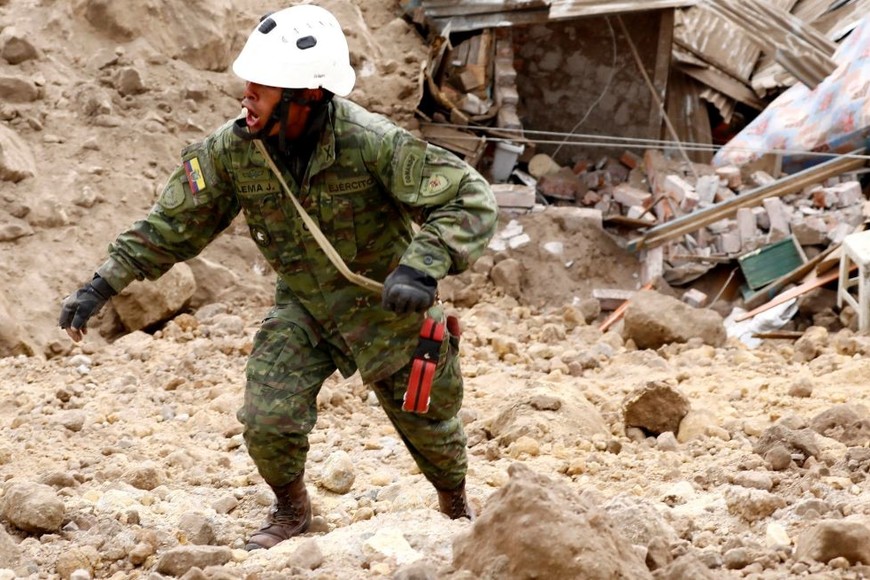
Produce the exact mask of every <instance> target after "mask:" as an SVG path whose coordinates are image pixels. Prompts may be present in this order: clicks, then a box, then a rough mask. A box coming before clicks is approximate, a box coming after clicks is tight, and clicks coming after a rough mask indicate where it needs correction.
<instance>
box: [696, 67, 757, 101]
mask: <svg viewBox="0 0 870 580" xmlns="http://www.w3.org/2000/svg"><path fill="white" fill-rule="evenodd" d="M679 69H680V70H681V71H683V72H684V73H685V74H687V75H689V76H690V77H692V78H693V79H695V80H697V81H699V82H701V83H704V84H705V85H707V86H708V87H710V88H712V89H715V90H717V91H719V92H720V93H723V94H725V95H727V96H729V97H731V98H732V99H734V100H735V101H740V102H741V103H743V104H744V105H746V106H748V107H752V108H753V109H756V110H758V111H761V110H763V109H764V107H765V103H764V101H762V100H761V99H759V98H758V95H756V94H755V92H754V91H753V90H752V89H751V88H749V87H748V86H747V85H745V84H744V83H742V82H741V81H739V80H737V79H735V78H734V77H732V76H729V75H727V74H725V73H724V72H722V71H721V70H720V69H718V68H715V67H699V66H691V65H685V64H681V65H680V66H679Z"/></svg>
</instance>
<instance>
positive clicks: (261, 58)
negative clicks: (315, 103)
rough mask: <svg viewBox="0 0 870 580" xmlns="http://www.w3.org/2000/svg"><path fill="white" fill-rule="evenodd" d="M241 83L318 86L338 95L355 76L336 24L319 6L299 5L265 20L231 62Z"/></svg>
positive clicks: (303, 86)
mask: <svg viewBox="0 0 870 580" xmlns="http://www.w3.org/2000/svg"><path fill="white" fill-rule="evenodd" d="M233 72H234V73H236V75H238V76H239V77H241V78H242V79H244V80H246V81H248V82H252V83H257V84H260V85H266V86H269V87H280V88H285V89H317V88H321V87H322V88H324V89H326V90H328V91H331V92H333V93H335V94H336V95H338V96H340V97H344V96H346V95H347V94H348V93H350V91H351V89H353V85H354V83H355V82H356V74H355V73H354V71H353V68H352V67H351V66H350V51H349V50H348V48H347V39H346V38H345V37H344V32H342V30H341V25H340V24H339V23H338V20H336V18H335V16H333V15H332V13H331V12H329V11H328V10H326V9H325V8H321V7H320V6H314V5H313V4H302V5H299V6H291V7H290V8H284V9H283V10H279V11H277V12H274V13H272V14H270V15H269V16H267V17H265V18H264V19H263V20H262V21H261V22H260V24H259V25H257V27H256V28H255V29H254V31H253V32H251V35H250V36H249V37H248V41H247V42H246V43H245V46H244V48H242V52H240V53H239V56H238V57H237V58H236V60H235V62H233Z"/></svg>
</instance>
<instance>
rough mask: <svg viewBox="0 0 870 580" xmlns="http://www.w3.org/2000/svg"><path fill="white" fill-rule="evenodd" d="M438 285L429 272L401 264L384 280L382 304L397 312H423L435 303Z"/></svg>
mask: <svg viewBox="0 0 870 580" xmlns="http://www.w3.org/2000/svg"><path fill="white" fill-rule="evenodd" d="M437 287H438V283H437V282H436V281H435V278H433V277H432V276H430V275H429V274H426V273H425V272H421V271H419V270H417V269H415V268H411V267H410V266H404V265H400V266H399V267H398V268H396V269H395V270H393V271H392V272H391V273H390V275H389V276H387V279H386V280H385V281H384V293H383V295H382V298H381V304H382V306H383V307H384V308H386V309H387V310H392V311H393V312H395V313H397V314H408V313H411V312H423V311H425V310H426V309H428V308H429V307H430V306H432V304H434V303H435V290H436V289H437Z"/></svg>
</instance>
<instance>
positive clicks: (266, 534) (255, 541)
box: [245, 471, 311, 551]
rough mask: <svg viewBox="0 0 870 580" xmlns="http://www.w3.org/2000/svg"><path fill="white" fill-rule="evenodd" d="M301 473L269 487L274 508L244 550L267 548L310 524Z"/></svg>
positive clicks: (309, 503) (308, 502) (307, 500)
mask: <svg viewBox="0 0 870 580" xmlns="http://www.w3.org/2000/svg"><path fill="white" fill-rule="evenodd" d="M304 475H305V472H304V471H303V472H302V473H300V474H299V477H297V478H296V479H294V480H293V481H291V482H290V483H288V484H286V485H282V486H281V487H273V488H272V491H274V492H275V505H274V506H272V510H271V511H270V512H269V519H268V520H267V521H266V524H265V525H264V526H263V527H262V528H260V529H259V530H257V531H256V532H254V533H253V535H251V539H249V540H248V543H247V545H246V546H245V549H246V550H248V551H250V550H259V549H261V548H266V549H269V548H271V547H273V546H274V545H276V544H278V543H279V542H283V541H284V540H286V539H287V538H292V537H293V536H297V535H299V534H301V533H303V532H305V531H306V530H307V529H308V526H310V525H311V500H309V499H308V491H307V490H306V489H305V481H304Z"/></svg>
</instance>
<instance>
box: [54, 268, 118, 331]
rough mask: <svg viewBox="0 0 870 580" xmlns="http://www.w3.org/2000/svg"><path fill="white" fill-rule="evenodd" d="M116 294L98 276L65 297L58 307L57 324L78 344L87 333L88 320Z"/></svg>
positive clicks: (95, 275)
mask: <svg viewBox="0 0 870 580" xmlns="http://www.w3.org/2000/svg"><path fill="white" fill-rule="evenodd" d="M115 294H117V292H115V290H114V289H113V288H112V287H111V286H109V283H108V282H106V281H105V280H104V279H103V278H101V277H100V275H99V274H94V278H93V280H91V281H90V282H88V283H87V284H85V285H84V286H82V287H81V288H79V289H78V290H76V292H75V293H73V294H70V295H69V296H67V297H66V298H65V299H64V301H63V303H61V307H60V320H59V321H58V324H60V327H61V328H63V329H64V330H66V333H67V334H68V335H69V337H70V338H71V339H73V341H75V342H78V341H80V340H81V339H82V337H83V336H84V335H85V334H87V333H88V320H89V319H90V318H91V317H92V316H93V315H94V314H96V313H97V312H99V311H100V309H101V308H102V307H103V306H104V305H105V304H106V302H108V301H109V298H111V297H112V296H114V295H115Z"/></svg>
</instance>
